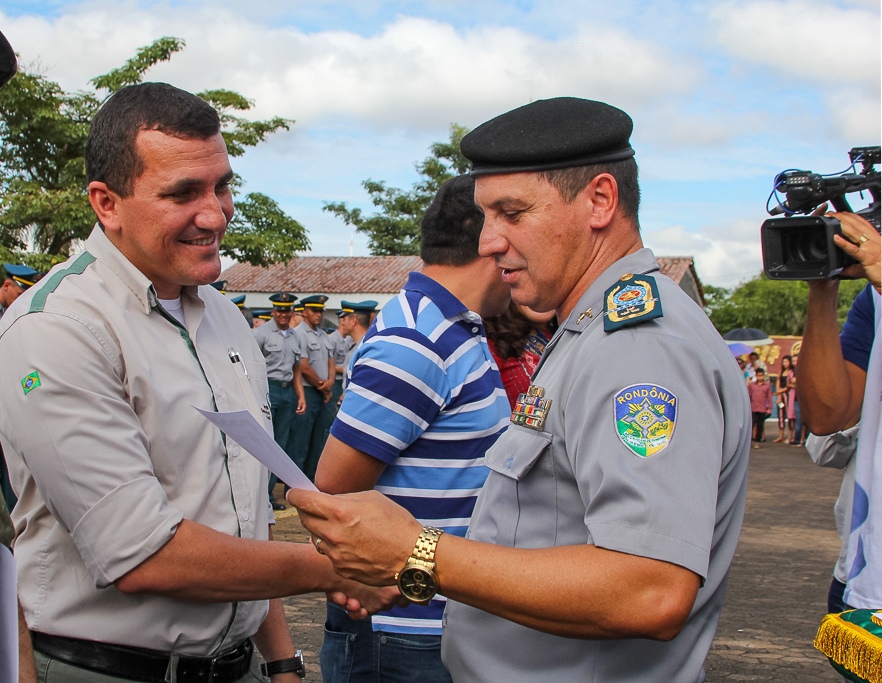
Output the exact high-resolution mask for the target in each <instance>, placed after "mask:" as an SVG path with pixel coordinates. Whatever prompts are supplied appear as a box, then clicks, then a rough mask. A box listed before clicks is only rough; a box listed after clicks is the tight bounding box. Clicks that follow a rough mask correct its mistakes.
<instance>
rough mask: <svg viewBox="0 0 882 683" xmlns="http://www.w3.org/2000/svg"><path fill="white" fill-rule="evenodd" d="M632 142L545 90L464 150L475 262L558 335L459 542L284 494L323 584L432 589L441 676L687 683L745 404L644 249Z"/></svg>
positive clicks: (715, 590)
mask: <svg viewBox="0 0 882 683" xmlns="http://www.w3.org/2000/svg"><path fill="white" fill-rule="evenodd" d="M631 129H632V122H631V119H630V117H629V116H628V115H627V114H625V113H624V112H623V111H621V110H619V109H616V108H614V107H611V106H609V105H607V104H603V103H601V102H593V101H588V100H582V99H576V98H556V99H551V100H540V101H536V102H533V103H531V104H528V105H526V106H524V107H521V108H519V109H515V110H514V111H511V112H508V113H506V114H503V115H501V116H499V117H497V118H496V119H493V120H491V121H489V122H487V123H485V124H483V125H481V126H479V127H478V128H476V129H475V130H474V131H472V132H471V133H469V134H468V135H467V136H466V137H465V138H464V139H463V141H462V152H463V154H464V155H465V156H466V157H467V158H468V159H469V160H470V161H471V162H472V164H473V171H472V173H473V174H474V175H475V176H477V177H476V188H475V200H476V202H477V204H478V205H479V206H480V208H481V209H482V211H483V213H484V217H485V218H484V228H483V232H482V234H481V243H480V252H481V254H482V255H484V256H493V257H494V258H495V261H496V265H497V267H498V268H499V269H500V271H501V276H502V278H503V280H504V281H505V282H507V283H508V284H510V285H511V288H512V298H513V299H514V301H515V302H516V303H518V304H521V305H526V306H529V307H530V308H532V309H533V310H536V311H550V310H554V311H556V313H557V318H558V320H559V321H560V328H559V329H558V331H557V332H556V333H555V335H554V337H553V339H552V340H551V341H550V342H549V344H548V346H547V348H546V351H545V354H544V355H543V358H542V362H541V363H540V365H539V366H538V368H537V370H536V372H535V373H534V375H533V377H532V384H531V386H530V387H529V389H528V391H527V392H525V393H523V394H521V395H520V396H519V397H518V400H517V403H516V405H515V409H514V411H513V412H512V416H511V422H512V424H511V425H510V426H509V428H508V430H507V431H506V432H505V433H504V434H503V435H502V436H501V437H500V438H499V440H498V441H497V442H496V443H495V444H494V445H493V446H492V447H491V448H490V450H489V451H488V452H487V456H486V465H487V467H489V468H490V470H491V471H490V475H489V477H488V479H487V481H486V483H485V485H484V487H483V488H482V489H481V493H480V495H479V497H478V502H477V505H476V508H475V511H474V514H473V515H472V521H471V524H470V527H469V532H468V534H467V538H460V537H457V536H454V535H452V534H442V533H440V532H439V531H438V530H437V529H431V528H424V527H423V524H421V523H420V522H419V521H417V520H416V519H414V518H413V517H412V516H410V515H409V514H407V513H406V512H404V510H403V509H402V508H400V507H398V506H396V505H395V504H393V503H392V502H391V501H389V499H387V498H385V497H384V496H382V495H381V494H379V493H378V492H376V491H370V492H364V493H358V494H353V495H349V496H336V497H335V496H328V495H326V494H321V493H317V492H311V491H293V490H292V491H290V492H289V496H288V499H289V501H290V502H291V503H292V504H294V505H295V506H297V507H298V508H299V510H300V517H301V520H302V521H303V523H304V525H305V526H306V528H307V529H309V531H310V532H311V533H312V534H313V537H314V538H316V539H321V540H320V541H317V542H318V543H320V547H321V550H322V552H324V553H325V554H327V555H328V557H330V559H331V561H332V562H333V563H334V567H335V569H336V570H337V571H338V572H340V573H341V574H342V575H345V576H349V577H352V576H358V577H360V578H362V579H364V580H366V581H368V582H372V583H373V584H375V585H385V584H389V583H392V582H393V581H396V580H397V583H398V586H399V588H400V590H401V591H402V593H403V594H404V595H405V596H406V597H408V598H410V599H412V600H414V601H424V600H427V599H430V598H431V597H433V596H434V595H435V594H436V592H440V593H441V594H442V595H444V596H446V597H447V599H448V602H447V609H446V612H445V615H444V622H443V623H444V633H443V638H442V645H441V647H442V659H443V661H444V664H445V666H446V667H447V668H448V670H449V671H450V673H451V675H452V677H453V679H454V680H455V681H476V680H481V681H499V682H500V683H501V682H503V681H504V682H506V683H512V682H519V681H523V682H527V681H530V682H533V681H537V680H542V681H552V680H553V681H587V680H591V681H604V682H605V683H608V682H610V681H628V682H629V683H634V682H635V681H647V682H648V681H653V682H654V681H663V680H672V681H696V682H697V681H702V680H704V678H705V675H704V668H703V663H704V660H705V657H706V655H707V652H708V650H709V648H710V646H711V642H712V641H713V637H714V632H715V630H716V627H717V622H718V620H719V615H720V610H721V608H722V604H723V598H724V593H725V587H726V578H727V575H728V571H729V566H730V563H731V561H732V557H733V555H734V552H735V547H736V544H737V542H738V535H739V533H740V530H741V522H742V518H743V513H744V503H745V491H746V483H747V464H748V454H749V448H750V437H751V434H750V430H751V420H750V406H749V404H748V400H747V392H746V388H745V386H744V381H743V379H742V377H741V373H740V372H739V370H738V366H737V365H736V363H735V360H734V358H733V357H732V354H731V353H730V352H729V350H728V348H727V347H726V344H725V343H724V342H723V340H722V339H721V338H720V335H719V334H718V333H717V332H716V330H714V328H713V326H712V325H711V324H710V321H709V320H708V318H707V315H706V314H705V313H704V311H703V310H702V309H701V308H700V307H698V306H697V305H696V304H695V302H693V301H692V300H691V299H690V298H689V297H688V296H687V295H686V294H685V293H684V292H683V291H682V290H680V288H679V287H678V286H677V285H676V284H674V283H673V282H672V281H671V280H669V279H668V278H667V277H665V276H663V275H661V274H660V273H659V266H658V263H657V262H656V260H655V257H654V256H653V254H652V252H651V251H650V250H649V249H646V248H644V247H643V243H642V240H641V237H640V230H639V223H638V219H637V209H638V203H639V189H638V185H637V166H636V163H635V162H634V159H633V156H634V151H633V149H632V148H631V146H630V144H629V137H630V134H631ZM393 577H395V578H394V579H393ZM585 641H589V642H585Z"/></svg>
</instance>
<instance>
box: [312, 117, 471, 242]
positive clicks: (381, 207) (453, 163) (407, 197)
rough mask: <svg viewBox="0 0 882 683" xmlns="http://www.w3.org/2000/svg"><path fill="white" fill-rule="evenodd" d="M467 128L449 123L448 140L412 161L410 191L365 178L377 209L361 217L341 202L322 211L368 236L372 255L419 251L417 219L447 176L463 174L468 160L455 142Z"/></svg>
mask: <svg viewBox="0 0 882 683" xmlns="http://www.w3.org/2000/svg"><path fill="white" fill-rule="evenodd" d="M466 133H468V129H467V128H464V127H463V126H459V125H457V124H455V123H454V124H451V126H450V139H449V140H448V141H447V142H436V143H434V144H433V145H432V146H431V147H430V148H429V149H430V152H431V154H430V155H429V156H428V157H426V158H425V159H424V160H423V161H422V162H420V163H417V164H415V167H416V170H417V172H418V173H419V174H420V175H421V176H422V178H421V179H420V180H419V181H418V182H417V183H415V184H414V186H413V187H412V188H411V189H410V190H401V189H398V188H395V187H388V186H387V185H386V183H385V182H383V181H377V180H370V179H369V180H365V181H364V182H362V187H364V189H365V190H367V193H368V194H369V195H370V197H371V203H372V204H373V205H374V206H375V207H377V211H376V212H375V213H373V214H372V215H370V216H365V215H364V213H363V212H362V210H361V209H359V208H353V209H350V208H349V207H348V206H347V205H346V203H345V202H333V203H327V204H325V206H324V210H325V211H329V212H330V213H333V214H334V215H335V216H337V217H338V218H342V219H343V221H344V222H345V223H346V225H352V226H354V227H355V229H356V230H357V231H358V232H361V233H364V234H366V235H367V236H368V248H369V249H370V252H371V254H373V255H375V256H395V255H399V256H401V255H415V254H419V253H420V221H421V220H422V218H423V213H425V211H426V208H427V207H428V206H429V204H430V203H431V201H432V198H433V197H434V196H435V194H436V193H437V192H438V188H440V187H441V185H442V184H443V183H444V182H445V181H447V180H450V179H451V178H453V177H455V176H457V175H460V174H462V173H465V172H466V171H467V170H468V168H469V162H468V160H467V159H466V158H465V157H464V156H463V155H462V153H461V152H460V151H459V143H460V141H461V140H462V138H463V136H464V135H465V134H466Z"/></svg>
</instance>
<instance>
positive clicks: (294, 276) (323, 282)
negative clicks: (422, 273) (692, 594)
mask: <svg viewBox="0 0 882 683" xmlns="http://www.w3.org/2000/svg"><path fill="white" fill-rule="evenodd" d="M422 265H423V262H422V259H420V257H419V256H300V257H298V258H296V259H294V260H292V261H291V262H289V263H282V264H277V265H274V266H269V267H268V268H259V267H257V266H251V265H248V264H245V263H236V264H234V265H232V266H230V267H229V268H227V269H226V270H225V271H224V272H223V273H222V274H221V278H222V279H225V280H227V289H228V290H229V291H231V292H276V291H280V290H288V291H294V292H321V293H323V294H346V293H349V292H360V293H364V294H382V293H390V294H392V293H396V292H398V290H399V289H401V286H402V285H403V284H404V282H405V281H406V280H407V274H408V273H409V272H411V271H412V270H421V269H422Z"/></svg>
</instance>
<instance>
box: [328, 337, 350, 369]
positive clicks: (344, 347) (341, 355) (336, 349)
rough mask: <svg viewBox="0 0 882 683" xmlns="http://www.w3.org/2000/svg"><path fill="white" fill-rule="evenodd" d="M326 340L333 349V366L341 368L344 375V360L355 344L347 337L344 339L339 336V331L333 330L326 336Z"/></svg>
mask: <svg viewBox="0 0 882 683" xmlns="http://www.w3.org/2000/svg"><path fill="white" fill-rule="evenodd" d="M328 338H329V340H330V342H331V347H332V348H333V354H334V364H336V365H339V366H341V367H343V368H344V373H345V366H346V359H347V357H348V356H349V350H350V349H351V348H352V345H353V344H354V343H355V342H353V341H352V339H350V338H349V337H344V336H343V335H342V334H340V330H334V331H333V332H331V334H329V335H328Z"/></svg>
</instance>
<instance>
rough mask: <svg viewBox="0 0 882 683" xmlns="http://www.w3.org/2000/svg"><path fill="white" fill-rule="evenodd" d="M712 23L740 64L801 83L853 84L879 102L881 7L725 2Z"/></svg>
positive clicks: (804, 0)
mask: <svg viewBox="0 0 882 683" xmlns="http://www.w3.org/2000/svg"><path fill="white" fill-rule="evenodd" d="M874 6H875V7H874ZM710 18H711V21H712V22H713V23H714V25H715V26H716V29H717V37H718V39H719V41H720V43H721V44H722V45H723V46H724V47H725V48H726V50H727V51H728V52H729V54H731V55H732V56H733V57H735V58H737V59H740V60H743V61H745V62H750V63H753V64H758V65H761V66H764V67H767V68H768V69H769V70H770V71H772V72H775V73H778V74H782V75H785V76H787V77H788V78H790V79H795V80H797V81H800V82H804V83H813V84H818V85H825V84H837V83H840V84H841V83H852V84H856V85H860V86H861V87H863V88H867V89H869V90H871V91H874V92H875V93H876V94H877V96H878V93H879V77H880V62H879V50H880V36H879V4H878V3H872V4H871V3H852V6H851V7H846V6H841V5H837V4H836V3H833V2H830V1H829V0H748V1H747V2H743V1H738V2H725V3H722V4H720V5H718V6H717V7H716V8H714V9H713V10H711V12H710ZM877 99H878V97H877Z"/></svg>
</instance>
